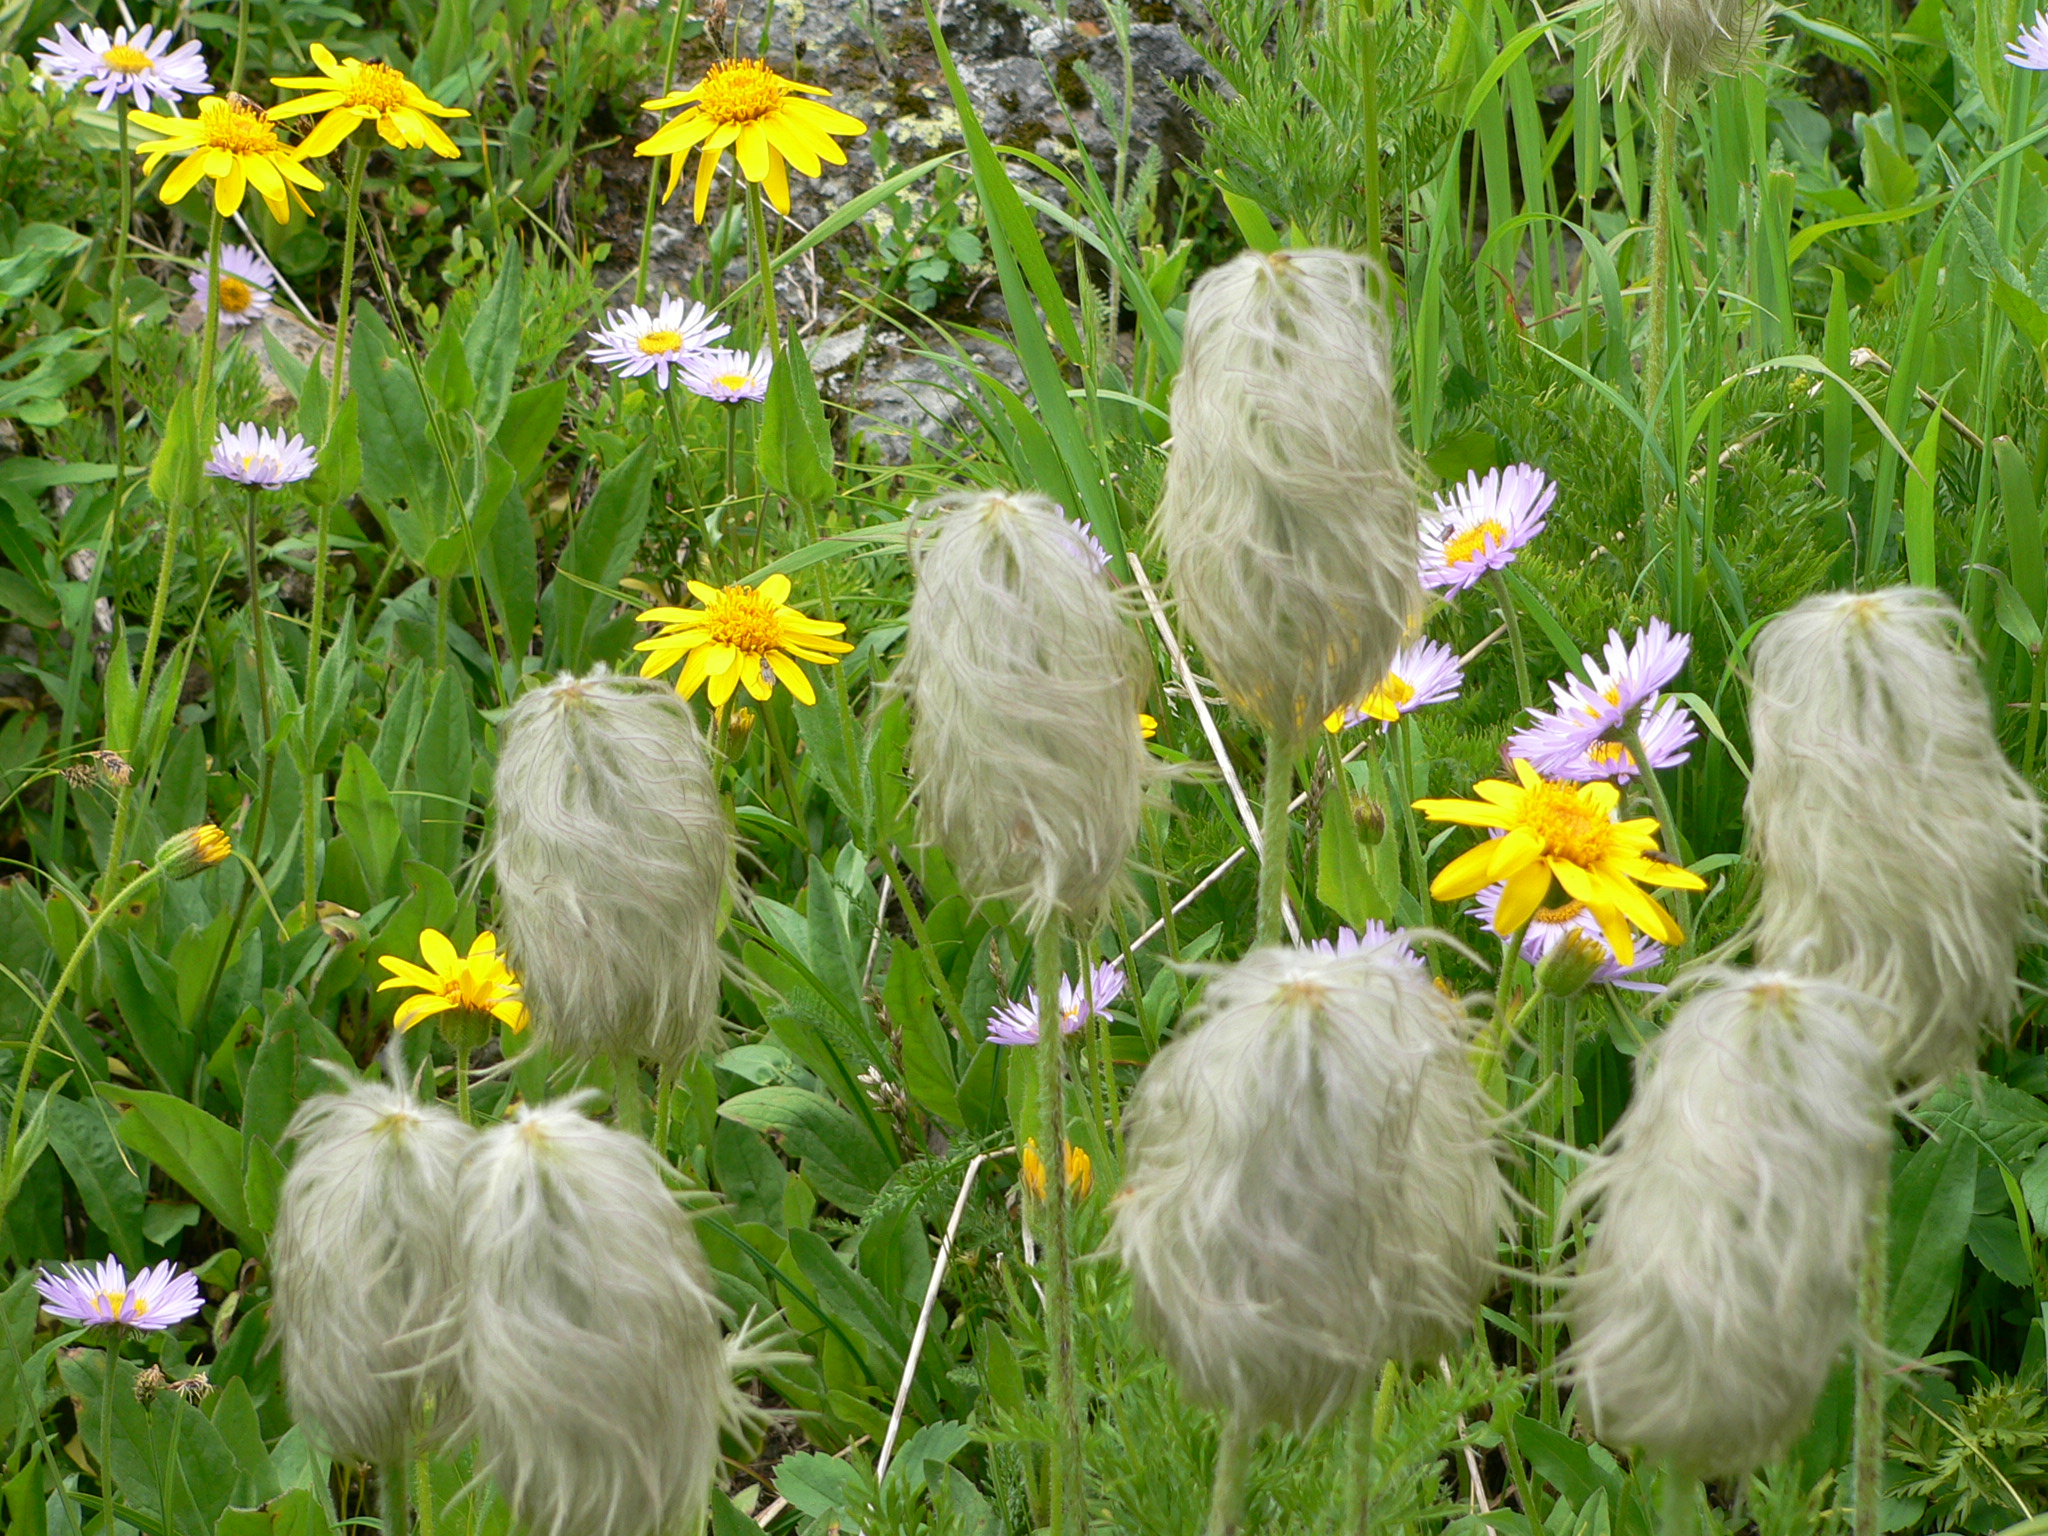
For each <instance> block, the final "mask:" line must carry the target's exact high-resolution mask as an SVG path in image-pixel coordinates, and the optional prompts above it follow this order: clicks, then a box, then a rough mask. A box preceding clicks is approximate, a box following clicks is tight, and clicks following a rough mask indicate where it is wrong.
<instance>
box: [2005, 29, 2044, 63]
mask: <svg viewBox="0 0 2048 1536" xmlns="http://www.w3.org/2000/svg"><path fill="white" fill-rule="evenodd" d="M2005 61H2006V63H2008V64H2017V65H2019V67H2020V68H2021V69H2048V16H2036V17H2035V18H2034V22H2033V25H2032V26H2027V27H2022V28H2020V35H2019V36H2018V37H2016V38H2014V39H2013V40H2012V46H2011V47H2010V48H2008V49H2006V50H2005Z"/></svg>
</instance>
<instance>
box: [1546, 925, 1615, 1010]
mask: <svg viewBox="0 0 2048 1536" xmlns="http://www.w3.org/2000/svg"><path fill="white" fill-rule="evenodd" d="M1611 958H1613V957H1612V956H1611V955H1609V954H1608V952H1607V951H1606V950H1605V949H1603V948H1601V946H1600V942H1599V940H1597V939H1595V938H1592V937H1591V936H1589V935H1588V934H1585V933H1582V932H1581V931H1580V930H1578V929H1577V928H1568V929H1566V930H1565V932H1564V936H1563V937H1562V938H1560V939H1559V940H1558V941H1557V942H1556V943H1555V944H1553V945H1551V947H1550V949H1549V951H1548V952H1547V953H1546V954H1545V955H1544V956H1543V958H1542V959H1541V960H1540V961H1538V962H1537V965H1536V985H1538V986H1539V987H1541V988H1542V989H1543V990H1544V991H1545V992H1547V993H1549V994H1550V996H1552V997H1573V996H1576V995H1577V994H1578V993H1580V992H1583V991H1585V990H1586V986H1587V983H1589V982H1591V981H1592V979H1593V978H1594V976H1595V975H1597V974H1598V973H1599V970H1600V967H1601V966H1603V965H1605V964H1607V962H1608V961H1609V960H1610V959H1611Z"/></svg>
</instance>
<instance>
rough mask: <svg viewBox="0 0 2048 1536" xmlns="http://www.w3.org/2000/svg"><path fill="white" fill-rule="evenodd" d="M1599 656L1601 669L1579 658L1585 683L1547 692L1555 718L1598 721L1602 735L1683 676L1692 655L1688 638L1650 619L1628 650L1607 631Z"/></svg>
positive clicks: (1575, 682)
mask: <svg viewBox="0 0 2048 1536" xmlns="http://www.w3.org/2000/svg"><path fill="white" fill-rule="evenodd" d="M1601 654H1602V655H1603V657H1604V658H1605V665H1602V664H1601V663H1600V662H1597V661H1595V660H1594V659H1593V658H1592V657H1590V656H1582V657H1580V658H1579V659H1580V661H1581V662H1582V663H1584V665H1585V669H1586V680H1585V681H1581V680H1580V679H1578V678H1576V677H1570V678H1566V679H1565V680H1564V681H1563V682H1561V683H1558V682H1553V683H1552V684H1551V685H1550V692H1551V696H1552V697H1553V698H1555V699H1556V700H1557V708H1558V713H1559V714H1562V715H1568V716H1572V717H1575V718H1579V719H1584V720H1587V721H1589V722H1590V721H1599V722H1600V729H1601V730H1602V731H1607V730H1611V729H1613V728H1614V727H1615V726H1617V725H1619V724H1620V723H1621V722H1622V719H1623V717H1625V716H1626V715H1627V714H1628V713H1629V711H1630V710H1632V709H1635V708H1636V707H1637V706H1639V705H1642V704H1645V703H1647V702H1648V701H1649V700H1651V699H1652V698H1654V697H1655V696H1656V695H1657V694H1658V693H1660V692H1662V691H1663V689H1664V687H1665V686H1666V685H1667V684H1668V683H1670V681H1671V680H1672V679H1673V678H1675V677H1676V676H1678V674H1679V673H1680V672H1682V671H1684V670H1685V663H1686V658H1687V657H1689V656H1690V655H1691V654H1692V636H1690V635H1680V634H1674V633H1673V632H1672V629H1671V626H1670V625H1669V624H1666V623H1665V622H1664V621H1663V620H1662V619H1652V620H1650V622H1649V623H1648V624H1646V625H1644V626H1643V627H1642V628H1641V629H1639V630H1637V631H1636V637H1635V639H1633V640H1631V641H1630V642H1629V643H1628V644H1627V645H1623V644H1622V643H1621V632H1620V631H1619V630H1614V629H1610V630H1609V631H1607V644H1606V647H1605V648H1604V649H1603V651H1602V653H1601Z"/></svg>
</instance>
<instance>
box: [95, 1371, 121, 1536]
mask: <svg viewBox="0 0 2048 1536" xmlns="http://www.w3.org/2000/svg"><path fill="white" fill-rule="evenodd" d="M120 1367H121V1342H120V1336H119V1334H118V1333H117V1334H115V1336H114V1337H112V1338H109V1339H108V1340H107V1390H106V1395H105V1396H104V1397H102V1398H101V1399H100V1514H101V1517H102V1521H103V1523H102V1525H101V1527H100V1529H101V1530H103V1531H104V1532H105V1533H106V1536H114V1390H115V1388H116V1386H117V1385H118V1384H119V1381H120Z"/></svg>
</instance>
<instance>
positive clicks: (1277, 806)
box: [1256, 734, 1294, 944]
mask: <svg viewBox="0 0 2048 1536" xmlns="http://www.w3.org/2000/svg"><path fill="white" fill-rule="evenodd" d="M1293 789H1294V756H1293V751H1292V749H1291V748H1290V747H1289V746H1288V744H1287V743H1286V742H1284V741H1282V740H1281V739H1280V737H1279V736H1278V735H1277V734H1276V735H1272V736H1268V737H1267V738H1266V783H1265V788H1264V791H1263V793H1264V795H1265V801H1264V803H1263V804H1262V805H1261V806H1260V819H1259V921H1258V929H1257V937H1256V942H1258V943H1260V944H1278V943H1279V942H1280V931H1281V918H1280V913H1281V908H1282V906H1283V904H1284V903H1285V902H1286V900H1287V843H1288V826H1287V802H1288V800H1289V799H1290V798H1291V797H1292V793H1293Z"/></svg>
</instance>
